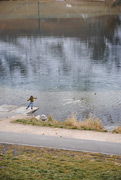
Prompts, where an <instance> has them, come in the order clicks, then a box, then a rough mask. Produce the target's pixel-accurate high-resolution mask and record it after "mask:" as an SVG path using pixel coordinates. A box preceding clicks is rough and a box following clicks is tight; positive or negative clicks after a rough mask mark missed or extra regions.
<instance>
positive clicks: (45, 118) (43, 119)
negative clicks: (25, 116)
mask: <svg viewBox="0 0 121 180" xmlns="http://www.w3.org/2000/svg"><path fill="white" fill-rule="evenodd" d="M40 118H41V120H42V121H47V119H48V118H47V116H46V115H44V114H42V115H41V116H40Z"/></svg>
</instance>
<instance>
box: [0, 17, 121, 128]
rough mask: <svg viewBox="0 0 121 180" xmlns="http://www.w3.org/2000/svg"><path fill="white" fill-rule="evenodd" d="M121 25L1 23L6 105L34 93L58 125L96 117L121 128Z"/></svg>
mask: <svg viewBox="0 0 121 180" xmlns="http://www.w3.org/2000/svg"><path fill="white" fill-rule="evenodd" d="M120 24H121V17H120V16H111V15H110V16H105V17H98V18H88V19H39V20H17V21H15V20H6V21H4V22H3V21H2V20H1V21H0V87H1V88H4V91H2V89H1V95H0V96H2V98H1V99H2V101H1V104H3V103H4V102H6V103H10V102H9V100H8V99H9V98H13V100H12V103H15V104H16V103H19V102H18V101H19V100H20V98H21V97H23V98H26V96H29V95H31V93H33V94H37V95H38V97H39V98H40V99H41V103H39V102H38V106H39V107H40V108H41V109H40V113H41V112H43V111H44V113H45V114H47V113H48V114H49V113H51V114H53V115H54V117H55V118H56V119H63V118H66V117H67V116H68V115H70V114H71V112H75V114H76V115H77V116H78V117H82V118H83V117H85V116H88V115H89V114H90V113H92V114H96V115H97V116H100V117H101V119H102V120H103V122H104V124H105V125H106V124H109V123H111V122H113V123H117V124H121V121H120V108H121V107H120V106H121V105H120V99H121V98H120V97H121V94H120V93H119V91H120V89H121V78H120V77H121V53H120V49H121V34H120V33H121V25H120ZM19 90H20V92H21V93H20V92H19V93H17V94H16V91H19ZM22 90H23V91H22ZM10 91H13V92H14V97H11V96H12V93H11V92H10ZM95 92H96V94H95ZM107 92H108V93H107ZM117 92H118V93H119V94H118V95H117ZM7 93H8V94H7ZM112 93H113V94H112ZM3 96H5V97H7V98H5V97H4V98H3ZM60 98H61V99H60ZM73 98H76V100H77V101H73ZM19 104H20V105H22V104H23V102H20V103H19ZM40 104H41V105H40ZM60 109H61V110H60Z"/></svg>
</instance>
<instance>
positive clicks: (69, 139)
mask: <svg viewBox="0 0 121 180" xmlns="http://www.w3.org/2000/svg"><path fill="white" fill-rule="evenodd" d="M24 116H25V115H24ZM19 118H22V116H20V115H19V116H17V117H13V118H12V119H6V120H2V121H0V143H9V144H19V145H20V144H21V145H29V146H39V147H49V148H59V149H67V150H74V151H88V152H99V153H104V154H118V155H121V134H112V133H111V132H109V133H102V132H93V131H80V130H67V129H59V128H48V127H38V126H31V125H23V124H14V123H11V120H14V119H19Z"/></svg>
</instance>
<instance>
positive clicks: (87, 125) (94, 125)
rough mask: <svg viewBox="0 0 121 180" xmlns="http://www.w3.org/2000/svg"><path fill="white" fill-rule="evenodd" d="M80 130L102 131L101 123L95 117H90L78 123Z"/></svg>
mask: <svg viewBox="0 0 121 180" xmlns="http://www.w3.org/2000/svg"><path fill="white" fill-rule="evenodd" d="M80 128H84V129H88V130H99V131H100V130H104V128H103V126H102V123H101V121H100V120H99V119H98V118H97V117H95V116H90V117H89V118H88V119H84V121H82V122H80Z"/></svg>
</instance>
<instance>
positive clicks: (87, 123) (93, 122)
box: [12, 114, 106, 132]
mask: <svg viewBox="0 0 121 180" xmlns="http://www.w3.org/2000/svg"><path fill="white" fill-rule="evenodd" d="M12 123H21V124H28V125H35V126H45V127H54V128H64V129H78V130H93V131H101V132H105V131H106V130H105V129H104V128H103V126H102V124H101V121H100V120H99V119H98V118H96V117H94V116H91V117H89V118H88V119H84V121H78V120H77V118H76V117H75V116H74V115H73V114H72V116H71V117H70V118H68V119H66V120H65V121H56V120H53V118H52V116H49V118H48V120H47V121H42V120H41V119H39V120H38V119H36V118H27V119H17V120H15V121H12Z"/></svg>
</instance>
